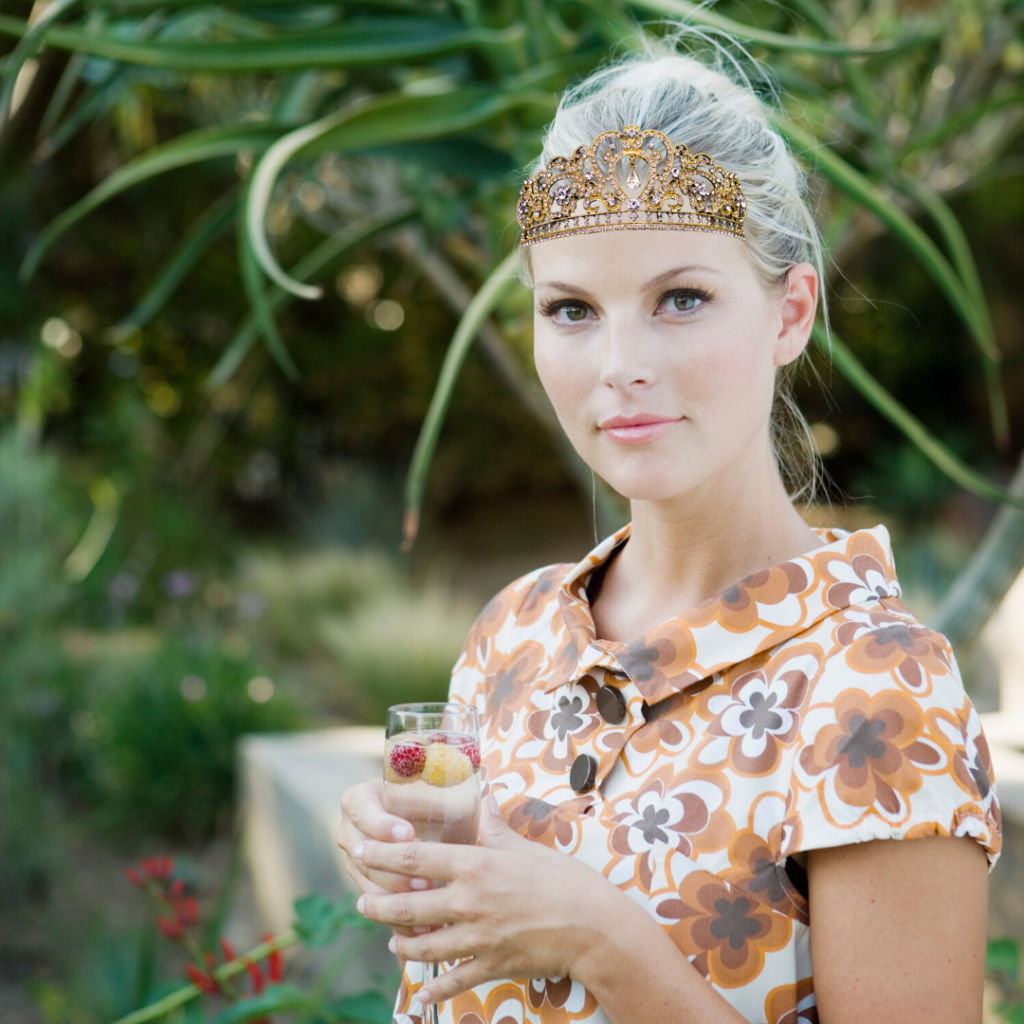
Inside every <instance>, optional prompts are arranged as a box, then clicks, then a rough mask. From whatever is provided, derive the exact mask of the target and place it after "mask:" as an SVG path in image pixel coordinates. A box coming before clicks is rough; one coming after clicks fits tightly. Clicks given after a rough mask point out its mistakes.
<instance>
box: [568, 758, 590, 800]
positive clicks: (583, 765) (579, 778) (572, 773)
mask: <svg viewBox="0 0 1024 1024" xmlns="http://www.w3.org/2000/svg"><path fill="white" fill-rule="evenodd" d="M596 781H597V761H595V760H594V758H592V757H591V756H590V755H589V754H580V756H579V757H577V758H576V760H575V761H573V763H572V768H570V769H569V785H570V786H572V788H573V791H574V792H576V793H586V791H587V790H588V789H593V788H594V783H595V782H596Z"/></svg>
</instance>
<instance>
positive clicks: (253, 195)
mask: <svg viewBox="0 0 1024 1024" xmlns="http://www.w3.org/2000/svg"><path fill="white" fill-rule="evenodd" d="M529 104H534V105H539V106H541V107H547V108H549V109H551V110H553V109H554V104H555V97H554V96H553V95H551V94H549V93H534V92H509V91H502V90H497V89H490V88H483V87H468V88H464V89H458V90H454V91H452V92H449V93H443V94H441V95H438V96H407V95H403V94H400V93H388V94H386V95H384V96H378V97H373V98H371V99H368V100H365V101H362V102H357V103H354V104H352V105H350V106H347V107H345V108H344V109H343V110H339V111H337V112H335V113H333V114H329V115H328V116H327V117H324V118H321V119H320V120H319V121H315V122H313V123H312V124H309V125H305V126H304V127H302V128H298V129H296V130H295V131H293V132H289V133H288V134H287V135H285V136H284V137H283V138H281V139H279V140H278V141H277V142H275V143H274V145H272V146H271V147H270V148H269V149H268V150H267V152H266V153H265V154H264V155H263V158H262V159H261V160H260V162H259V163H258V164H257V165H256V168H255V169H254V171H253V174H252V185H251V188H250V192H249V201H248V207H247V211H246V224H247V229H248V232H249V238H250V239H251V240H252V245H253V250H254V252H255V254H256V258H257V260H258V261H259V264H260V267H261V268H262V270H263V272H264V273H265V274H266V275H267V276H268V277H270V278H271V279H272V280H273V281H274V283H275V284H277V285H279V286H280V287H281V288H284V289H285V290H286V291H289V292H292V293H293V294H294V295H298V296H299V297H300V298H304V299H317V298H319V297H320V295H321V294H322V291H321V289H320V288H315V287H312V286H309V285H304V284H302V283H301V282H299V281H296V280H294V279H293V278H291V277H289V276H288V275H287V274H286V273H285V272H284V271H283V270H282V269H281V267H280V265H279V264H278V262H277V260H276V259H275V257H274V255H273V254H272V253H271V251H270V243H269V241H268V240H267V234H266V230H265V227H264V223H263V217H264V211H265V210H266V208H267V205H268V203H269V202H270V197H271V194H272V192H273V189H274V184H275V182H276V181H277V178H278V176H279V175H280V173H281V171H282V169H283V168H284V166H285V165H286V164H287V163H288V162H289V161H290V160H292V159H294V158H295V157H297V156H300V155H305V156H314V155H319V154H320V153H324V152H334V153H344V152H352V151H355V150H363V149H368V148H371V147H375V146H384V145H390V144H393V143H397V142H410V141H415V140H420V139H432V138H437V137H439V136H444V135H451V134H454V133H456V132H460V131H465V130H466V129H468V128H471V127H473V126H475V125H478V124H482V123H484V122H485V121H488V120H490V119H491V118H493V117H496V116H497V115H498V114H501V113H504V112H505V111H507V110H510V109H512V108H513V107H515V106H517V105H529Z"/></svg>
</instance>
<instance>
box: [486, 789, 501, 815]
mask: <svg viewBox="0 0 1024 1024" xmlns="http://www.w3.org/2000/svg"><path fill="white" fill-rule="evenodd" d="M487 810H489V811H490V812H491V814H493V815H495V816H497V817H499V818H500V817H501V811H500V810H498V801H497V799H496V798H495V796H494V794H493V793H492V794H491V795H490V796H489V797H488V798H487Z"/></svg>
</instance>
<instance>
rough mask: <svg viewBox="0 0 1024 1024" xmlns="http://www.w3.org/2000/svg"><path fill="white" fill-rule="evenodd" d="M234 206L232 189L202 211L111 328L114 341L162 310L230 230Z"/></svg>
mask: <svg viewBox="0 0 1024 1024" xmlns="http://www.w3.org/2000/svg"><path fill="white" fill-rule="evenodd" d="M237 206H238V189H237V188H232V189H231V190H230V191H229V192H227V193H226V194H225V195H223V196H222V197H221V198H220V199H218V200H217V202H215V203H214V204H213V205H212V206H210V207H209V208H208V209H207V210H206V211H204V213H203V214H202V215H201V216H200V217H199V219H198V220H196V221H195V223H194V224H193V225H192V226H191V227H190V228H189V230H188V231H187V232H186V233H185V236H184V238H182V240H181V242H180V243H179V244H178V246H177V248H175V250H174V252H173V253H171V255H170V257H169V258H168V260H167V262H166V263H165V264H164V266H163V267H162V268H161V270H160V273H159V274H157V276H156V278H155V280H154V281H153V283H152V284H151V285H150V286H149V288H148V289H147V291H146V294H145V295H144V296H143V297H142V298H141V299H140V300H139V303H138V305H137V306H136V307H135V308H134V309H133V310H132V311H131V312H130V313H129V314H128V315H127V316H126V317H125V318H124V319H123V320H122V321H121V322H120V323H118V324H117V325H116V326H115V327H114V329H113V336H114V337H115V338H124V337H126V336H128V335H129V334H131V333H132V332H133V331H137V330H139V329H140V328H142V327H145V326H146V324H148V323H149V321H150V320H152V319H153V317H154V316H156V315H157V313H159V312H160V310H161V309H163V308H164V306H165V305H166V303H167V301H168V300H169V299H170V297H171V296H172V295H173V294H174V293H175V291H176V290H177V288H178V285H180V284H181V282H182V281H184V280H185V278H186V277H187V276H188V272H189V271H190V270H191V269H192V268H193V267H194V266H195V265H196V263H197V262H198V261H199V260H200V259H201V258H202V256H203V254H204V253H205V252H206V250H207V249H209V248H210V246H211V245H213V243H214V242H215V241H216V240H217V239H218V238H219V237H220V236H221V235H222V234H223V233H224V232H225V231H226V230H227V229H228V228H229V227H230V226H231V223H232V220H233V218H234V214H235V210H236V208H237Z"/></svg>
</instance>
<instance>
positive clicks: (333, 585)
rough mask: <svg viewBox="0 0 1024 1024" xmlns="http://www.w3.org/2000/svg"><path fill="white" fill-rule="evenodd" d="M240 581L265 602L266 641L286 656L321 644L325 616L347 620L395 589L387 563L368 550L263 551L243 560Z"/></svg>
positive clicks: (395, 575) (389, 562)
mask: <svg viewBox="0 0 1024 1024" xmlns="http://www.w3.org/2000/svg"><path fill="white" fill-rule="evenodd" d="M241 578H242V580H243V581H244V582H245V583H246V585H247V586H250V587H251V588H252V589H253V590H254V591H256V592H257V593H259V594H261V595H262V596H263V597H264V598H265V599H266V602H267V607H266V615H265V619H264V624H265V628H266V629H267V630H268V636H269V638H270V639H271V642H272V643H274V644H275V645H276V647H277V649H278V650H279V651H280V652H281V653H283V654H285V655H292V656H301V655H303V654H309V653H311V652H313V651H316V650H318V649H320V648H321V647H322V646H323V640H322V638H321V628H322V620H323V619H324V618H325V617H331V616H336V617H337V616H340V617H348V616H349V615H352V614H353V613H355V612H356V611H357V609H358V608H360V607H363V606H365V605H366V604H367V603H370V602H373V601H376V600H378V599H380V598H381V597H382V596H384V595H385V594H389V593H391V592H392V591H394V590H396V589H397V588H398V587H399V576H398V572H397V570H396V567H395V564H394V562H393V560H391V559H388V558H386V557H385V556H384V555H383V554H382V553H381V552H379V551H375V550H373V549H371V548H363V549H362V550H355V549H352V548H342V547H322V548H319V549H317V550H316V551H315V552H306V553H304V552H297V553H294V554H284V553H275V552H272V551H263V552H260V553H258V554H254V555H250V556H249V557H248V558H246V559H245V560H244V561H243V563H242V566H241Z"/></svg>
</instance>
